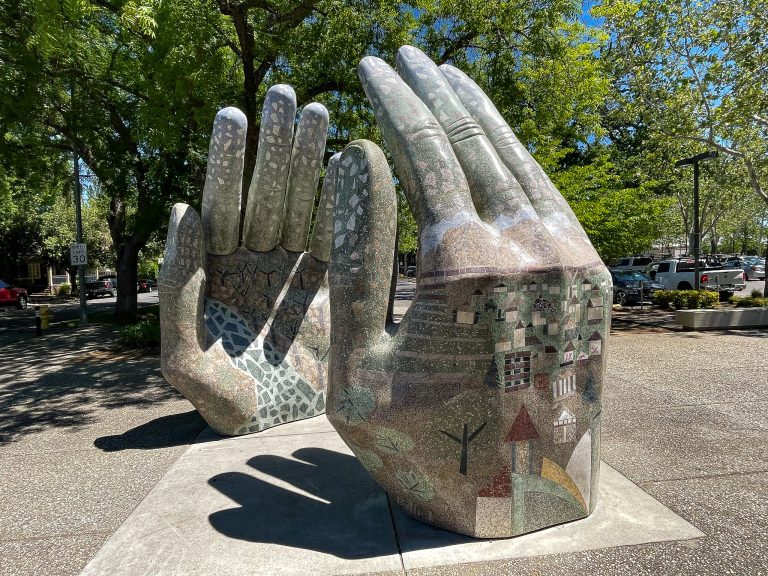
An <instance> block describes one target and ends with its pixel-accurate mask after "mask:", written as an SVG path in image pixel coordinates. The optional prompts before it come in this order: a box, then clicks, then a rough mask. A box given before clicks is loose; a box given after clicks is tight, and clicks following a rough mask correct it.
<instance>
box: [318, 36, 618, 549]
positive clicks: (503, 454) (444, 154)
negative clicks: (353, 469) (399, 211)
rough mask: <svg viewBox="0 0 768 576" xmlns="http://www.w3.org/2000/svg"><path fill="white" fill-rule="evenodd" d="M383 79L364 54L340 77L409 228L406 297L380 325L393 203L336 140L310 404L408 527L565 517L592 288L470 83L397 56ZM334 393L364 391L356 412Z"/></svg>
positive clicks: (583, 457) (594, 282) (605, 323)
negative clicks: (413, 250)
mask: <svg viewBox="0 0 768 576" xmlns="http://www.w3.org/2000/svg"><path fill="white" fill-rule="evenodd" d="M397 68H398V72H397V73H396V72H395V71H394V70H393V69H392V68H390V67H389V66H388V65H387V64H386V63H385V62H383V61H381V60H379V59H377V58H372V57H368V58H365V59H363V60H362V62H361V63H360V66H359V68H358V72H359V76H360V79H361V81H362V84H363V87H364V89H365V92H366V94H367V96H368V98H369V100H370V102H371V105H372V107H373V109H374V112H375V114H376V119H377V122H378V125H379V127H380V129H381V132H382V135H383V137H384V140H385V142H386V144H387V147H388V148H389V152H390V153H391V156H392V159H393V161H394V164H395V168H396V171H397V177H398V179H399V182H400V184H401V185H402V187H403V190H404V191H405V193H406V195H407V197H408V201H409V203H410V205H411V209H412V211H413V213H414V215H415V217H416V219H417V221H418V224H419V262H418V277H417V287H416V294H415V298H414V301H413V303H412V305H411V307H410V309H409V310H408V312H407V314H406V315H405V316H404V318H403V320H402V322H401V323H400V324H399V325H398V326H385V319H386V310H387V301H388V292H389V278H390V273H391V270H392V254H393V248H394V239H395V222H396V197H395V192H394V187H393V184H392V176H391V174H390V171H389V166H388V165H387V162H386V159H385V157H384V154H383V153H382V152H381V150H379V149H378V148H377V147H376V146H375V145H373V144H372V143H370V142H366V141H357V142H353V143H352V144H350V145H349V146H348V147H347V148H346V149H345V151H344V152H343V153H342V155H341V158H340V159H339V163H338V177H337V180H336V199H335V204H334V216H333V220H334V228H333V229H334V234H333V254H332V259H331V264H330V269H329V272H330V276H329V284H330V298H331V314H332V319H333V325H334V330H333V332H332V334H331V352H330V355H329V356H330V373H329V388H328V395H329V402H330V405H331V406H342V407H343V409H339V410H329V419H330V420H331V422H332V423H333V425H334V427H335V428H336V430H337V431H338V432H339V434H340V435H341V436H342V438H344V440H345V441H347V442H348V443H349V444H350V446H353V447H354V450H355V451H356V453H360V454H363V452H362V450H363V449H364V450H367V451H368V452H369V453H375V454H376V456H377V458H372V457H371V455H370V454H369V453H366V454H365V456H364V461H362V463H363V465H364V466H365V465H366V462H371V463H374V464H375V466H374V465H371V466H369V467H368V469H369V471H370V472H371V474H372V476H373V477H374V478H375V479H376V480H377V481H378V482H379V483H380V484H381V485H382V486H383V487H384V489H385V490H387V492H388V493H389V494H390V496H391V497H392V499H393V501H395V502H397V504H398V505H400V506H401V507H403V508H404V510H405V511H406V512H408V513H409V514H411V515H413V516H414V517H416V518H419V519H421V520H424V521H426V522H431V523H433V524H435V525H437V526H440V527H442V528H446V529H448V530H453V531H456V532H460V533H464V534H468V535H472V536H477V537H504V536H512V535H517V534H522V533H524V532H528V531H531V530H538V529H540V528H543V527H546V526H551V525H555V524H559V523H561V522H567V521H571V520H575V519H578V518H582V517H584V516H586V515H588V514H589V513H590V512H591V511H592V510H593V509H594V506H595V502H596V497H595V496H596V494H597V480H598V477H599V474H598V471H599V470H598V466H599V445H600V444H599V433H600V398H601V395H602V386H603V375H604V367H605V352H606V344H607V342H606V339H607V336H608V332H609V325H610V312H611V308H610V302H611V290H612V287H611V281H610V275H609V274H608V272H607V270H606V269H605V267H604V265H603V264H602V262H601V260H600V258H599V257H598V255H597V253H596V252H595V250H594V248H593V247H592V245H591V244H590V242H589V239H588V238H587V236H586V234H585V233H584V230H583V229H582V228H581V226H580V225H579V223H578V221H577V220H576V217H575V216H574V215H573V212H572V211H571V209H570V207H569V206H568V204H567V202H566V201H565V200H564V199H563V197H562V196H561V195H560V193H559V192H558V191H557V190H556V189H555V187H554V186H553V185H552V183H551V181H550V180H549V178H547V176H546V174H545V173H544V172H543V171H542V169H541V167H540V166H539V165H538V164H537V163H536V161H535V160H534V159H533V158H532V157H531V156H530V154H528V152H527V150H526V148H525V147H524V146H523V145H522V144H521V143H520V142H519V141H518V140H517V138H516V137H515V135H514V134H513V133H512V131H511V130H510V128H509V126H507V124H506V123H505V122H504V120H503V119H502V118H501V116H500V115H499V113H498V111H497V110H496V108H495V107H494V106H493V104H492V103H491V101H490V100H489V99H488V97H487V96H486V95H485V94H484V93H483V91H482V90H481V89H480V88H478V86H477V85H476V84H474V82H472V80H470V79H469V78H468V77H467V76H466V75H464V74H463V73H462V72H460V71H459V70H457V69H455V68H452V67H451V66H446V65H444V66H441V67H437V66H436V65H435V64H434V63H433V62H431V61H430V60H429V59H428V58H427V57H426V56H425V55H424V54H422V53H421V52H420V51H419V50H417V49H416V48H412V47H409V46H404V47H402V48H401V49H400V51H399V53H398V56H397ZM350 390H358V392H356V393H355V394H356V395H358V396H359V395H360V394H361V392H359V391H362V390H365V391H366V392H365V395H364V396H365V398H367V399H368V400H369V401H368V402H367V403H366V404H365V406H366V410H365V415H364V418H360V417H356V416H355V414H356V413H357V412H358V411H357V410H352V408H351V405H350V403H349V401H348V399H349V396H350V392H349V391H350ZM369 407H370V410H368V408H369ZM406 438H407V439H408V440H407V441H406V440H405V439H406ZM406 447H407V448H408V449H405V448H406Z"/></svg>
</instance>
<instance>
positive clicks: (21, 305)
mask: <svg viewBox="0 0 768 576" xmlns="http://www.w3.org/2000/svg"><path fill="white" fill-rule="evenodd" d="M16 308H18V309H19V310H26V309H27V297H26V296H24V295H21V296H19V299H18V300H17V301H16Z"/></svg>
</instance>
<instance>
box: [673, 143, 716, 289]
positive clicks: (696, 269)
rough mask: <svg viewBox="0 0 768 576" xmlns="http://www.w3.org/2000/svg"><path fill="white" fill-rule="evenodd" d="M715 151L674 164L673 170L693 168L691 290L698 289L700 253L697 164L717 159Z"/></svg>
mask: <svg viewBox="0 0 768 576" xmlns="http://www.w3.org/2000/svg"><path fill="white" fill-rule="evenodd" d="M717 156H718V154H717V152H716V151H712V152H702V153H701V154H697V155H696V156H691V157H690V158H683V159H682V160H678V161H677V162H675V168H682V167H683V166H693V284H694V286H693V288H694V289H695V290H698V289H699V286H700V281H699V255H700V253H701V246H700V244H701V230H700V226H699V162H704V161H706V160H712V158H717Z"/></svg>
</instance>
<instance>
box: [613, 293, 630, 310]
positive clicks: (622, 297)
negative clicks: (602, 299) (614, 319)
mask: <svg viewBox="0 0 768 576" xmlns="http://www.w3.org/2000/svg"><path fill="white" fill-rule="evenodd" d="M613 302H614V304H621V305H622V306H625V305H626V303H627V293H626V292H624V290H617V291H616V293H615V294H614V295H613Z"/></svg>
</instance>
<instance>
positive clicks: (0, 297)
mask: <svg viewBox="0 0 768 576" xmlns="http://www.w3.org/2000/svg"><path fill="white" fill-rule="evenodd" d="M28 302H29V295H28V294H27V291H26V290H24V288H12V287H11V285H10V284H8V283H7V282H5V281H3V280H0V306H8V305H11V304H12V305H14V306H16V308H18V309H19V310H24V309H25V308H26V307H27V303H28Z"/></svg>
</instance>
